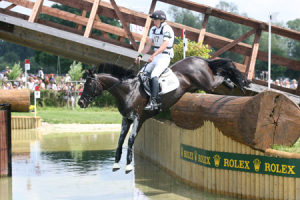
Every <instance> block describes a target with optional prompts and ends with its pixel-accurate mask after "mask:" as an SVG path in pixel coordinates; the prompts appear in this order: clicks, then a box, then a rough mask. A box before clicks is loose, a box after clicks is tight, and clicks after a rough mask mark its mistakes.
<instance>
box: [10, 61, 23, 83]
mask: <svg viewBox="0 0 300 200" xmlns="http://www.w3.org/2000/svg"><path fill="white" fill-rule="evenodd" d="M22 73H23V71H22V69H21V67H20V62H19V63H18V64H17V63H15V65H14V66H13V68H12V69H11V71H10V73H9V74H8V79H9V80H15V79H17V78H18V77H20V75H21V74H22Z"/></svg>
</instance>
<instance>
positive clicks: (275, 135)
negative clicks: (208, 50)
mask: <svg viewBox="0 0 300 200" xmlns="http://www.w3.org/2000/svg"><path fill="white" fill-rule="evenodd" d="M171 116H172V119H173V120H174V122H175V124H176V125H177V126H179V127H181V128H185V129H196V128H198V127H201V126H203V124H204V120H209V121H211V122H213V123H214V125H215V126H216V128H218V129H219V130H220V131H221V132H222V133H223V134H224V135H226V136H228V137H230V138H232V139H233V140H235V141H237V142H240V143H242V144H245V145H247V146H250V147H251V148H253V149H258V150H261V151H264V150H266V149H267V148H270V147H271V146H272V145H274V144H277V145H286V146H290V145H293V144H294V143H295V142H296V141H297V140H298V138H299V134H300V109H299V106H298V105H297V104H296V103H294V102H293V101H292V100H290V99H289V97H288V96H286V95H284V94H282V93H277V92H275V91H272V90H266V91H264V92H262V93H260V94H258V95H256V96H254V97H235V96H223V95H211V94H190V93H187V94H185V95H184V96H183V97H182V98H181V99H180V100H179V101H178V102H177V103H176V104H175V105H174V106H173V107H172V108H171Z"/></svg>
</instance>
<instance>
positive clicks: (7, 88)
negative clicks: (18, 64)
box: [3, 81, 11, 90]
mask: <svg viewBox="0 0 300 200" xmlns="http://www.w3.org/2000/svg"><path fill="white" fill-rule="evenodd" d="M3 89H4V90H10V89H11V87H10V84H9V83H8V82H7V81H4V84H3Z"/></svg>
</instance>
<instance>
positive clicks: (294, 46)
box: [286, 18, 300, 80]
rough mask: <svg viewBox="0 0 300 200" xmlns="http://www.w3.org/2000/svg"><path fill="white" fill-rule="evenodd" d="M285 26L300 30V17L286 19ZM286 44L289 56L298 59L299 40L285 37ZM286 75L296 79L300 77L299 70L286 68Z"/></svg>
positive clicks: (299, 58) (299, 50) (299, 55)
mask: <svg viewBox="0 0 300 200" xmlns="http://www.w3.org/2000/svg"><path fill="white" fill-rule="evenodd" d="M287 27H288V28H290V29H292V30H295V31H300V18H298V19H295V20H291V21H288V22H287ZM287 44H288V49H289V51H288V53H289V57H290V58H291V59H293V60H297V61H300V42H299V41H296V40H292V39H287ZM286 76H288V77H290V78H291V79H296V80H298V79H299V77H300V71H298V70H293V69H289V68H288V69H287V70H286Z"/></svg>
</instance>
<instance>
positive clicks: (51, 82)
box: [47, 80, 57, 90]
mask: <svg viewBox="0 0 300 200" xmlns="http://www.w3.org/2000/svg"><path fill="white" fill-rule="evenodd" d="M47 89H48V90H57V87H56V85H55V84H54V82H53V81H52V80H51V81H50V84H49V85H48V87H47Z"/></svg>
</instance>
